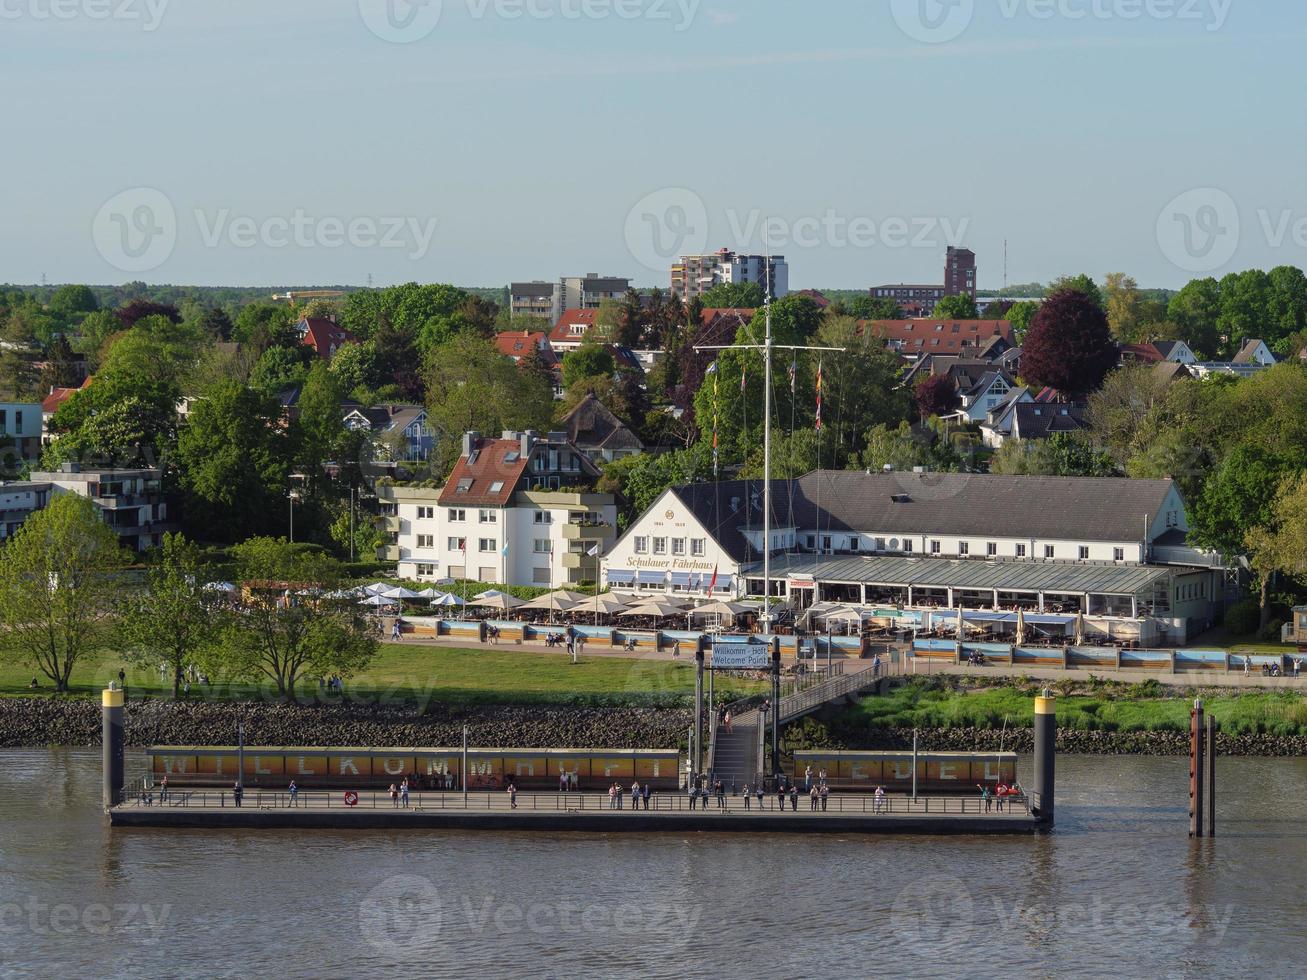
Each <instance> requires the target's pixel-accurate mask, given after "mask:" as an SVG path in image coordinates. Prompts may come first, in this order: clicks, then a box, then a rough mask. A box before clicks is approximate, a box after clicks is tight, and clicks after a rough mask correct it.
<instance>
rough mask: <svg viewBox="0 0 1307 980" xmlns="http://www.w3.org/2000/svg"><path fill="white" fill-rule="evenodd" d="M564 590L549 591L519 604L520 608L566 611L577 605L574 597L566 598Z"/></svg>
mask: <svg viewBox="0 0 1307 980" xmlns="http://www.w3.org/2000/svg"><path fill="white" fill-rule="evenodd" d="M567 595H568V594H567V593H566V592H551V593H550V594H549V595H542V596H540V597H539V598H538V599H532V600H531V601H530V602H528V603H526V604H524V605H523V606H521V608H522V609H539V610H541V611H544V612H567V610H569V609H572V608H574V607H575V606H577V605H579V603H577V602H576V600H574V599H568V598H567Z"/></svg>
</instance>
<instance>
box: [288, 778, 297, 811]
mask: <svg viewBox="0 0 1307 980" xmlns="http://www.w3.org/2000/svg"><path fill="white" fill-rule="evenodd" d="M286 792H287V793H289V794H290V803H289V804H288V805H289V806H298V805H299V798H300V788H299V787H298V786H296V785H295V780H293V779H292V780H291V781H290V786H288V787H287V788H286Z"/></svg>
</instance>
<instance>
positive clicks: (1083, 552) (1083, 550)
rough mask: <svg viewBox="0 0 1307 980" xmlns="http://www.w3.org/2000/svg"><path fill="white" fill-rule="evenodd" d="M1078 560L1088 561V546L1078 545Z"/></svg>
mask: <svg viewBox="0 0 1307 980" xmlns="http://www.w3.org/2000/svg"><path fill="white" fill-rule="evenodd" d="M1080 560H1081V561H1089V546H1088V545H1084V544H1082V545H1081V546H1080Z"/></svg>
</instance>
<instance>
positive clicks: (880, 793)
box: [871, 786, 885, 813]
mask: <svg viewBox="0 0 1307 980" xmlns="http://www.w3.org/2000/svg"><path fill="white" fill-rule="evenodd" d="M871 812H872V813H884V812H885V787H884V786H877V787H876V803H875V805H874V806H873V807H872V808H871Z"/></svg>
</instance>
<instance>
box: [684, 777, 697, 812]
mask: <svg viewBox="0 0 1307 980" xmlns="http://www.w3.org/2000/svg"><path fill="white" fill-rule="evenodd" d="M686 786H687V787H688V788H689V790H690V809H691V810H693V809H694V808H695V805H696V804H698V802H699V787H698V786H696V785H694V780H693V779H692V780H690V781H689V782H688V783H686Z"/></svg>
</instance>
